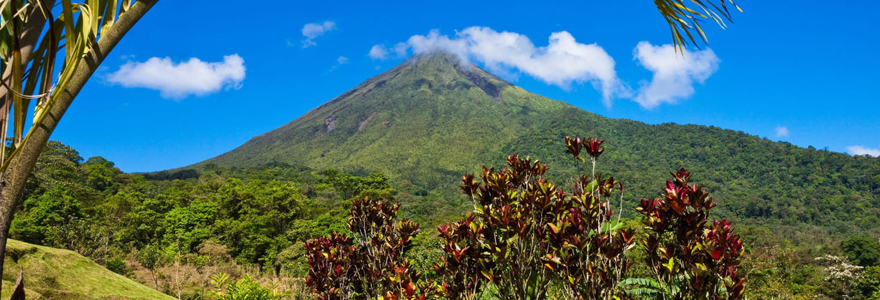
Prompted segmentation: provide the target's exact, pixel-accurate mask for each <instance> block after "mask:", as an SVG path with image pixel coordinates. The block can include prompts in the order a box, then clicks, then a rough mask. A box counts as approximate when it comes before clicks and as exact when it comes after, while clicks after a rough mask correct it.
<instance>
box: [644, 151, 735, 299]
mask: <svg viewBox="0 0 880 300" xmlns="http://www.w3.org/2000/svg"><path fill="white" fill-rule="evenodd" d="M672 176H673V177H674V181H667V182H666V189H665V191H664V195H663V197H662V198H656V199H653V200H642V201H641V203H640V204H639V207H638V208H637V210H638V211H639V212H641V213H642V215H644V223H645V225H646V226H647V227H648V230H649V233H648V237H647V238H646V239H642V244H643V245H644V246H645V249H646V250H647V253H648V255H647V256H646V258H645V259H646V261H647V265H648V268H649V269H650V271H651V273H652V274H653V275H654V276H655V277H656V280H657V282H658V283H660V286H661V287H662V288H663V290H665V291H668V292H672V293H673V294H672V295H664V297H663V299H682V298H683V299H741V298H742V296H743V292H744V283H745V279H744V278H740V277H739V275H738V274H737V268H738V267H739V257H740V256H741V255H742V253H743V251H744V248H743V243H742V241H741V240H740V239H739V237H738V236H737V235H736V234H734V233H733V229H732V227H731V225H730V223H729V222H728V221H727V220H722V221H714V222H709V220H708V219H709V213H710V211H711V210H712V208H713V207H715V205H716V204H717V203H715V202H714V201H713V200H712V198H709V193H708V192H706V191H705V190H703V186H702V185H696V184H694V185H689V183H690V173H689V172H687V171H686V170H685V169H683V168H682V169H680V170H679V171H678V172H676V173H672Z"/></svg>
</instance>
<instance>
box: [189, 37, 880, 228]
mask: <svg viewBox="0 0 880 300" xmlns="http://www.w3.org/2000/svg"><path fill="white" fill-rule="evenodd" d="M575 135H579V136H595V137H598V138H600V139H603V140H605V141H606V143H605V144H604V145H603V146H605V148H606V151H605V154H603V155H602V157H601V158H600V159H599V170H600V172H601V173H603V174H609V175H613V176H614V177H615V178H616V179H619V180H621V181H622V182H623V183H624V184H625V185H626V191H627V197H626V198H627V199H629V200H628V202H627V206H630V207H632V206H635V203H636V202H638V200H639V199H642V198H653V197H656V196H659V194H660V191H661V188H662V187H663V186H664V183H665V180H666V179H667V177H668V176H669V172H670V171H674V170H677V169H679V168H682V167H685V168H687V169H688V170H689V171H691V172H692V174H693V180H694V181H696V182H700V183H704V184H706V187H707V188H708V189H709V190H710V191H711V192H713V193H714V195H715V196H716V198H717V199H718V200H719V202H720V203H721V207H720V209H718V210H716V211H717V212H719V213H720V214H722V215H723V216H725V217H728V218H733V219H739V220H750V221H754V222H756V223H759V224H768V223H773V224H789V225H791V226H792V227H791V228H792V229H791V230H792V234H795V235H796V234H799V233H798V232H801V234H802V232H806V231H804V230H803V229H802V228H796V226H794V225H792V224H808V225H809V226H814V227H822V228H833V230H835V231H839V232H843V231H847V230H850V229H851V230H859V229H858V228H869V227H871V228H872V227H873V226H867V227H865V226H860V225H858V224H856V223H859V222H862V223H863V222H874V221H876V222H880V218H878V217H877V216H880V196H878V194H880V175H878V174H880V159H878V158H871V157H866V156H856V157H853V156H849V155H846V154H843V153H835V152H829V151H824V150H817V149H814V148H812V147H809V148H801V147H797V146H794V145H791V144H789V143H785V142H774V141H770V140H768V139H766V138H760V137H757V136H753V135H748V134H745V133H743V132H740V131H733V130H726V129H721V128H717V127H708V126H699V125H678V124H672V123H667V124H659V125H649V124H645V123H641V122H637V121H632V120H623V119H611V118H606V117H602V116H599V115H596V114H593V113H591V112H588V111H586V110H583V109H581V108H578V107H575V106H572V105H569V104H567V103H564V102H561V101H556V100H552V99H548V98H545V97H542V96H540V95H536V94H533V93H530V92H528V91H526V90H524V89H522V88H520V87H517V86H515V85H513V84H511V83H509V82H507V81H505V80H503V79H501V78H499V77H497V76H495V75H492V74H490V73H489V72H486V71H485V70H483V69H481V68H479V67H477V66H475V65H472V64H470V63H467V62H465V61H462V60H460V59H459V58H457V57H456V56H453V55H450V54H445V53H432V54H424V55H418V56H415V57H412V58H410V59H409V60H407V61H406V62H404V63H402V64H400V65H398V66H397V67H395V68H393V69H391V70H389V71H387V72H384V73H382V74H380V75H378V76H376V77H373V78H370V79H369V80H367V81H365V82H363V83H362V84H360V85H358V86H357V87H355V88H353V89H351V90H349V91H347V92H345V93H343V94H341V95H340V96H338V97H336V98H335V99H333V100H330V101H329V102H327V103H325V104H323V105H321V106H319V107H317V108H315V109H313V110H311V111H309V112H308V113H306V114H304V115H302V116H300V117H299V118H297V119H295V120H293V121H291V122H290V123H288V124H286V125H284V126H281V127H279V128H277V129H275V130H272V131H270V132H267V133H264V134H261V135H259V136H256V137H254V138H252V139H251V140H250V141H248V142H247V143H245V144H244V145H242V146H240V147H239V148H237V149H235V150H232V151H230V152H228V153H225V154H223V155H220V156H218V157H215V158H212V159H209V160H207V161H204V162H201V163H199V164H196V165H195V167H197V168H198V167H203V166H205V165H207V164H215V165H217V166H223V167H239V168H244V167H258V166H261V165H266V164H277V163H284V164H292V165H301V166H307V167H310V168H313V169H316V170H324V169H326V168H335V169H337V170H340V171H345V172H349V173H353V174H367V173H369V172H381V173H384V174H386V175H387V176H388V177H390V178H391V179H392V180H396V181H398V182H400V181H403V180H406V181H409V182H410V183H412V184H413V185H416V186H420V187H423V188H425V189H427V190H439V191H442V192H444V193H448V194H447V195H449V194H452V195H455V194H457V189H456V186H457V185H458V184H459V181H460V179H461V176H462V175H463V174H466V173H477V172H480V168H481V166H484V165H486V166H490V167H500V166H503V163H504V161H505V158H506V157H507V155H508V154H513V153H518V154H520V155H521V156H530V157H531V158H534V159H539V160H541V161H542V162H545V163H548V164H549V166H550V172H548V177H549V178H550V179H551V180H557V182H559V183H560V184H563V185H564V183H565V182H566V180H571V179H572V178H574V176H576V175H577V174H580V173H582V172H584V170H583V166H580V167H578V166H576V165H575V164H574V161H573V159H572V158H571V157H570V156H569V155H568V154H566V153H565V147H564V144H563V139H564V137H565V136H575ZM579 168H580V169H579ZM829 203H849V204H848V205H846V206H841V205H833V204H829ZM852 214H855V215H866V216H873V217H870V218H868V219H871V220H874V221H870V220H868V219H865V220H862V221H857V220H855V221H854V220H853V219H854V218H851V217H848V216H851V215H852ZM847 228H848V229H847ZM806 238H809V237H806Z"/></svg>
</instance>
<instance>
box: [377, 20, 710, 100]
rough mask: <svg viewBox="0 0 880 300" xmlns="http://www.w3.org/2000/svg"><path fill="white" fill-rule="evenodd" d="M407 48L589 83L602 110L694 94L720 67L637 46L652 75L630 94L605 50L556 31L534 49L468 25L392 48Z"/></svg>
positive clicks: (700, 56)
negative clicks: (630, 102)
mask: <svg viewBox="0 0 880 300" xmlns="http://www.w3.org/2000/svg"><path fill="white" fill-rule="evenodd" d="M410 50H411V51H412V53H414V54H422V53H429V52H434V51H443V52H448V53H452V54H455V55H458V56H459V57H462V58H465V59H466V60H471V61H474V62H478V63H481V64H483V65H484V66H485V67H486V68H487V69H489V70H490V71H492V72H495V73H499V74H505V75H508V77H514V78H516V77H517V76H519V75H520V74H525V75H528V76H531V77H533V78H535V79H538V80H540V81H543V82H544V83H547V84H550V85H555V86H558V87H560V88H562V89H565V90H568V89H569V88H571V86H572V85H574V84H583V83H589V84H591V85H592V86H593V87H594V88H595V89H596V90H597V91H599V92H600V93H601V94H602V99H603V102H604V103H605V105H606V106H609V107H610V106H611V103H612V101H613V99H620V98H627V99H632V100H633V101H635V102H637V103H639V104H640V105H641V106H642V107H643V108H645V109H652V108H655V107H657V106H658V105H660V104H663V103H677V102H678V101H680V100H682V99H686V98H688V97H690V96H692V95H693V94H694V88H693V85H694V84H695V83H703V82H704V81H705V80H706V79H707V78H708V77H709V76H710V75H712V73H714V72H715V71H716V70H717V69H718V63H719V60H718V58H717V57H716V56H715V54H714V53H713V52H712V50H708V49H707V50H702V51H696V52H687V53H685V54H684V56H683V57H682V55H681V54H677V53H675V52H674V48H672V46H671V45H662V46H654V45H651V44H650V43H648V42H641V43H639V44H638V45H637V46H636V48H635V50H634V56H635V60H636V61H637V62H638V63H639V64H640V65H642V66H644V67H645V68H646V69H648V70H649V71H651V72H652V73H653V78H652V79H651V80H650V81H643V83H642V86H641V87H640V88H639V89H638V90H636V91H633V90H631V89H630V88H629V87H628V85H627V84H626V83H625V82H624V81H623V80H621V79H620V78H618V75H617V72H616V70H615V61H614V59H613V58H612V57H611V56H610V55H609V54H608V53H607V52H606V51H605V49H603V48H602V47H601V46H599V45H597V44H595V43H592V44H584V43H580V42H578V41H577V40H576V39H575V37H574V36H573V35H571V33H569V32H567V31H559V32H554V33H552V34H550V37H549V38H548V41H547V45H546V46H536V45H535V44H534V43H533V42H532V41H531V39H529V38H528V37H527V36H525V35H522V34H519V33H516V32H509V31H502V32H498V31H495V30H493V29H492V28H489V27H478V26H474V27H468V28H465V29H464V30H461V31H456V33H455V35H452V36H449V35H443V34H440V32H439V31H438V30H431V31H430V32H429V33H428V34H427V35H413V36H411V37H410V38H409V39H408V40H407V41H406V42H405V43H399V44H397V45H396V46H395V47H394V52H395V53H396V54H397V56H398V57H403V56H405V55H406V54H407V53H408V51H410ZM390 53H391V51H390V50H389V49H388V48H387V47H386V46H385V45H381V44H379V45H374V46H373V47H372V48H371V49H370V52H369V56H370V57H371V58H373V59H379V60H384V59H388V58H389V57H390V56H391V55H390Z"/></svg>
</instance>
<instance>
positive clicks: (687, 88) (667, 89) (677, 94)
mask: <svg viewBox="0 0 880 300" xmlns="http://www.w3.org/2000/svg"><path fill="white" fill-rule="evenodd" d="M634 56H635V60H637V61H638V62H639V64H641V65H642V66H644V67H645V68H646V69H648V70H649V71H651V72H653V73H654V77H653V78H652V79H651V81H650V82H647V83H645V82H643V84H642V87H641V88H640V89H639V91H638V94H637V95H636V97H635V98H634V99H633V100H634V101H636V102H638V103H639V104H640V105H641V106H642V107H643V108H646V109H652V108H655V107H657V106H658V105H660V104H662V103H677V102H678V101H679V100H681V99H685V98H688V97H690V96H692V95H693V94H694V87H693V85H694V82H697V83H700V84H702V83H703V82H704V81H705V80H706V79H708V78H709V76H711V75H712V73H715V71H717V70H718V63H719V62H720V60H719V59H718V57H717V56H715V53H714V52H712V50H711V49H706V50H701V51H696V52H690V51H687V50H685V52H684V55H682V54H681V53H676V52H675V48H674V47H673V46H672V45H662V46H654V45H651V44H650V43H648V42H640V43H639V44H638V45H637V46H636V49H635V51H634Z"/></svg>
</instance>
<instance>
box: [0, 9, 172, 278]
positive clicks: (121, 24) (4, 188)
mask: <svg viewBox="0 0 880 300" xmlns="http://www.w3.org/2000/svg"><path fill="white" fill-rule="evenodd" d="M157 2H158V0H139V1H131V0H122V1H118V0H84V2H81V3H72V2H71V1H70V0H61V1H59V3H57V4H56V3H53V1H50V0H3V1H0V21H2V22H0V24H2V25H0V58H2V64H0V85H2V87H0V136H2V137H3V138H6V137H7V136H8V133H9V132H10V131H11V133H12V134H11V135H12V139H11V141H10V142H11V144H10V145H8V147H9V148H8V150H7V151H8V153H7V151H0V262H2V261H3V260H2V259H3V256H4V254H5V248H6V247H5V246H6V238H7V237H8V232H9V225H10V223H11V222H10V221H11V220H12V217H13V214H14V211H15V207H16V206H17V205H18V203H19V201H20V197H21V195H22V193H23V192H24V188H25V183H26V181H27V179H28V175H29V173H30V172H31V170H33V168H34V165H35V164H36V161H37V157H38V156H39V154H40V151H41V150H42V148H43V146H44V145H45V144H46V142H47V141H48V139H49V136H50V135H51V134H52V131H54V130H55V127H56V126H57V125H58V122H59V121H60V120H61V117H62V116H63V115H64V112H65V111H67V108H68V107H69V106H70V104H71V103H72V102H73V99H74V98H75V97H76V95H77V94H79V92H80V90H81V89H82V87H83V86H84V85H85V83H86V82H87V81H88V79H89V78H90V77H91V75H92V73H94V72H95V70H97V68H98V66H99V65H100V64H101V62H103V60H104V58H106V57H107V55H108V54H109V53H110V51H111V50H113V48H114V47H115V46H116V44H117V43H119V41H120V40H121V39H122V37H123V36H124V35H125V33H126V32H128V30H130V29H131V28H132V26H134V24H135V23H136V22H137V21H138V20H139V19H140V18H141V17H142V16H144V14H146V12H147V11H148V10H149V9H150V8H151V7H152V6H153V5H155V4H156V3H157ZM56 5H57V8H56ZM56 13H57V16H56V15H55V14H56ZM58 66H60V69H59V70H56V67H58ZM55 78H57V81H56V80H55ZM31 100H36V106H35V107H36V108H35V110H34V116H33V117H32V118H33V125H32V126H30V128H29V129H27V130H26V129H25V128H26V127H27V126H26V125H25V124H26V119H27V118H28V116H27V115H28V107H29V106H30V104H31ZM10 122H11V123H12V128H11V130H10V129H9V128H8V124H10ZM0 269H2V265H0ZM0 274H2V273H0Z"/></svg>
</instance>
